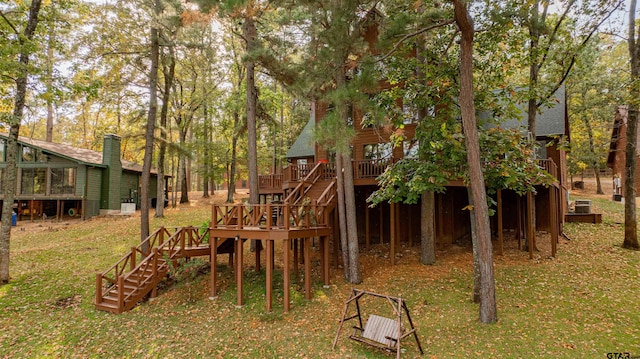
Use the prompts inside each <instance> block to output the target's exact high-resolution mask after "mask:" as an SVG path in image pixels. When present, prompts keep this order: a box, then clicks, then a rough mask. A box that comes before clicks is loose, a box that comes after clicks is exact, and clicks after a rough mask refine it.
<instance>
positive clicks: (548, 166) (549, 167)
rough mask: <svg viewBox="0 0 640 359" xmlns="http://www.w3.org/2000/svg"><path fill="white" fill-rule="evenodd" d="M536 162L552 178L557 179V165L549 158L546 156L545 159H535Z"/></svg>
mask: <svg viewBox="0 0 640 359" xmlns="http://www.w3.org/2000/svg"><path fill="white" fill-rule="evenodd" d="M537 163H538V166H539V167H541V168H542V169H543V170H545V171H547V172H549V174H550V175H552V176H553V178H555V179H558V165H556V163H555V162H553V160H552V159H551V158H548V159H546V160H537Z"/></svg>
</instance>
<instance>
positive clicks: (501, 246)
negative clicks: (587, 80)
mask: <svg viewBox="0 0 640 359" xmlns="http://www.w3.org/2000/svg"><path fill="white" fill-rule="evenodd" d="M496 196H497V200H498V254H499V255H504V244H503V238H502V230H503V228H502V227H503V223H502V190H501V189H499V190H498V193H497V194H496Z"/></svg>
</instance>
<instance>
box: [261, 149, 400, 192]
mask: <svg viewBox="0 0 640 359" xmlns="http://www.w3.org/2000/svg"><path fill="white" fill-rule="evenodd" d="M395 162H396V160H395V159H394V158H388V159H382V160H360V161H353V162H352V166H353V178H354V179H355V180H358V179H375V178H377V177H378V176H380V175H381V174H382V173H383V172H384V171H385V169H386V168H387V167H388V166H389V165H391V164H393V163H395ZM334 178H336V165H335V163H334V162H319V163H306V164H296V165H289V166H287V167H285V169H284V171H283V173H282V174H270V175H260V176H259V178H258V183H259V188H260V190H264V191H271V190H282V189H283V184H285V183H291V182H293V183H295V182H298V183H299V184H298V186H300V187H301V190H305V189H306V188H308V184H309V183H311V182H315V181H317V180H320V179H322V180H331V179H334ZM310 181H311V182H310ZM302 182H307V183H306V184H302V185H300V183H302ZM293 192H296V190H295V189H294V191H293ZM298 195H299V193H296V194H295V196H298ZM292 198H294V197H292ZM296 198H297V197H296Z"/></svg>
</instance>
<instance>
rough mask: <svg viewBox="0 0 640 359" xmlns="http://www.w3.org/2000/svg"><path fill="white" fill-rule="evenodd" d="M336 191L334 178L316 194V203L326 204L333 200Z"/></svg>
mask: <svg viewBox="0 0 640 359" xmlns="http://www.w3.org/2000/svg"><path fill="white" fill-rule="evenodd" d="M336 193H337V180H336V179H335V178H334V179H333V180H332V181H331V183H329V185H328V186H327V188H325V189H324V191H322V194H321V195H320V196H318V204H319V205H328V204H329V203H331V202H333V199H334V198H336Z"/></svg>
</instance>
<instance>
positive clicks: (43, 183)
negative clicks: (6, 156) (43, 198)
mask: <svg viewBox="0 0 640 359" xmlns="http://www.w3.org/2000/svg"><path fill="white" fill-rule="evenodd" d="M20 184H21V186H20V194H46V193H47V169H46V168H23V169H22V181H21V182H20Z"/></svg>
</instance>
